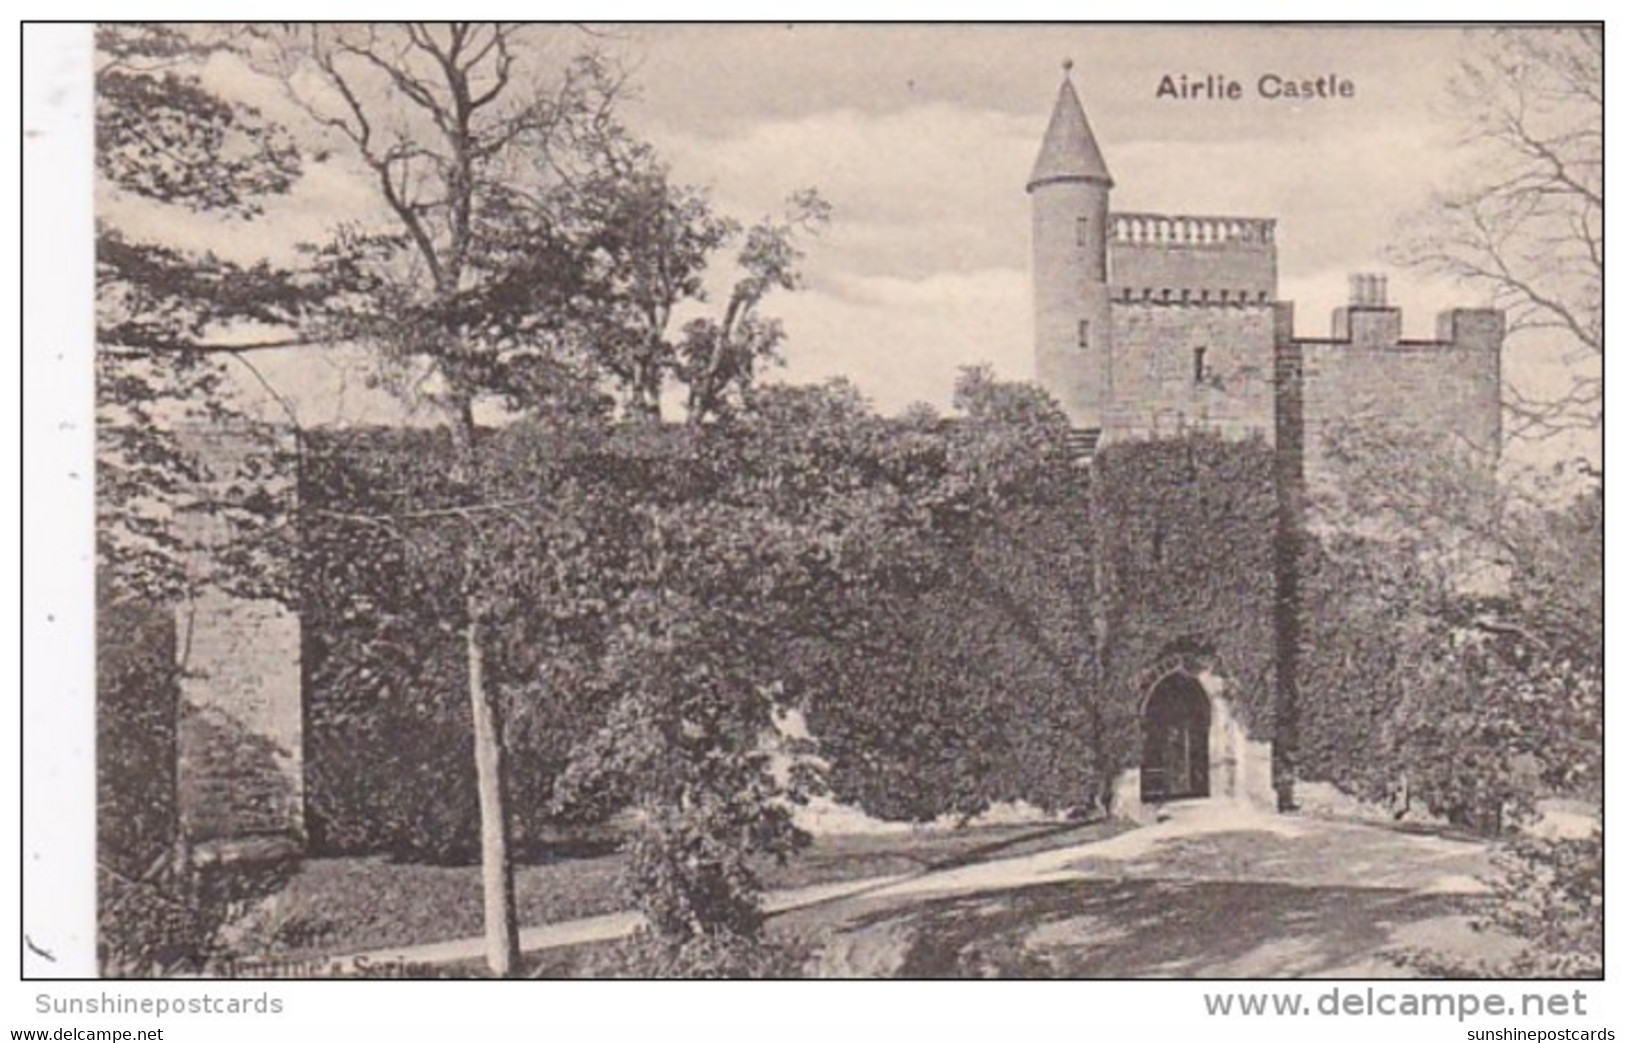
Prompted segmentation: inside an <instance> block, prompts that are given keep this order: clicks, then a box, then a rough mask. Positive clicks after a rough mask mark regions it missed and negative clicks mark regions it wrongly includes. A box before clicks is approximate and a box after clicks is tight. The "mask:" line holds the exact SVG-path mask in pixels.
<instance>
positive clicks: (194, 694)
mask: <svg viewBox="0 0 1625 1043" xmlns="http://www.w3.org/2000/svg"><path fill="white" fill-rule="evenodd" d="M178 613H179V617H180V618H179V621H178V627H177V629H178V631H179V635H180V649H179V656H180V659H181V664H182V668H183V673H182V676H181V696H182V706H181V711H180V712H181V720H180V725H179V733H180V739H179V752H180V764H179V769H178V773H179V779H178V789H179V797H180V813H181V821H182V823H183V824H184V825H185V829H186V835H187V838H188V839H190V840H192V841H206V840H225V839H236V838H240V837H247V836H263V835H268V834H276V835H283V834H286V835H293V836H299V835H302V834H303V831H304V815H303V806H304V805H303V796H302V791H303V783H302V772H303V756H302V719H303V712H304V707H303V690H302V683H301V678H300V670H299V620H298V617H296V616H295V615H294V614H293V613H292V612H291V611H289V610H288V609H287V608H285V607H284V606H282V605H280V604H278V603H277V602H274V601H267V600H249V599H245V598H237V597H233V596H231V595H230V594H227V593H224V592H222V591H219V590H203V591H199V592H198V593H197V594H196V595H195V596H194V597H193V598H192V599H191V600H190V601H189V602H187V603H186V604H184V605H182V606H181V607H180V608H179V609H178Z"/></svg>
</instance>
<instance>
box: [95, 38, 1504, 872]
mask: <svg viewBox="0 0 1625 1043" xmlns="http://www.w3.org/2000/svg"><path fill="white" fill-rule="evenodd" d="M1106 156H1107V151H1106V150H1105V149H1103V148H1102V144H1101V142H1099V141H1098V140H1097V139H1096V137H1095V135H1094V133H1093V131H1092V130H1091V128H1090V124H1089V120H1088V117H1087V116H1086V114H1085V111H1084V107H1083V105H1082V103H1081V102H1080V100H1079V96H1078V93H1077V91H1076V90H1075V89H1074V87H1073V84H1072V82H1071V77H1070V67H1069V68H1068V74H1067V77H1066V78H1065V79H1064V81H1063V83H1062V84H1061V87H1060V92H1059V96H1058V97H1057V98H1056V100H1055V105H1054V110H1053V112H1052V114H1051V116H1050V119H1049V124H1048V129H1047V131H1046V132H1045V134H1044V137H1043V140H1042V143H1041V144H1040V145H1039V147H1038V153H1037V159H1036V162H1035V163H1034V164H1033V167H1032V173H1031V176H1030V177H1029V178H1028V180H1027V183H1026V185H1025V188H1026V192H1027V194H1028V197H1029V199H1030V201H1031V208H1032V248H1033V253H1032V265H1033V268H1032V279H1033V305H1034V317H1035V344H1034V350H1035V353H1036V361H1037V376H1038V381H1039V382H1040V384H1041V385H1042V386H1043V388H1044V389H1046V390H1047V391H1048V392H1049V393H1050V394H1051V395H1052V396H1053V397H1054V398H1055V400H1056V401H1058V402H1059V403H1060V405H1061V407H1062V408H1063V409H1064V410H1065V412H1066V414H1067V417H1068V419H1069V422H1070V425H1071V430H1072V434H1071V449H1072V452H1073V456H1074V458H1075V461H1076V463H1075V467H1076V470H1077V472H1078V474H1077V480H1078V481H1079V482H1085V483H1087V482H1096V483H1105V482H1107V481H1108V480H1109V479H1110V475H1111V461H1112V454H1113V453H1114V452H1115V451H1118V449H1119V447H1126V446H1134V445H1143V444H1146V443H1153V444H1158V443H1163V442H1171V440H1174V439H1177V438H1179V437H1181V436H1189V435H1190V434H1191V433H1193V432H1195V433H1200V434H1201V435H1202V436H1203V437H1206V438H1208V439H1209V440H1210V441H1212V442H1213V443H1214V444H1218V445H1221V446H1222V445H1249V446H1253V447H1255V448H1259V447H1261V448H1259V452H1260V453H1261V454H1262V456H1263V458H1264V459H1265V460H1267V461H1268V464H1267V467H1266V471H1265V475H1264V481H1265V483H1266V485H1267V495H1268V499H1269V503H1268V504H1267V505H1266V507H1267V509H1265V510H1264V511H1263V512H1262V513H1261V514H1259V515H1258V517H1259V518H1260V519H1263V520H1261V521H1260V522H1259V523H1258V524H1257V526H1256V527H1257V528H1258V529H1259V530H1260V531H1256V532H1252V533H1248V534H1246V536H1247V539H1248V540H1250V541H1251V542H1249V543H1246V546H1247V547H1250V548H1253V549H1252V550H1249V551H1246V552H1245V554H1242V552H1240V551H1237V550H1235V549H1234V548H1235V547H1237V546H1240V545H1241V544H1238V543H1237V542H1236V540H1235V539H1234V536H1235V533H1234V532H1233V531H1231V530H1233V528H1234V526H1235V525H1236V524H1237V523H1236V521H1235V515H1234V514H1233V513H1232V514H1226V511H1227V510H1229V509H1230V507H1229V505H1228V504H1227V502H1226V500H1225V498H1224V497H1223V496H1220V495H1216V494H1213V493H1212V492H1211V491H1204V490H1201V489H1197V490H1195V491H1194V492H1190V493H1189V496H1188V497H1187V500H1188V501H1189V502H1190V503H1194V504H1196V505H1197V508H1196V509H1197V510H1198V511H1210V512H1211V514H1210V516H1209V515H1203V514H1197V515H1196V516H1194V520H1192V516H1190V515H1188V514H1187V515H1184V516H1182V517H1183V519H1184V520H1182V521H1181V522H1180V523H1179V526H1178V527H1177V528H1167V529H1165V528H1163V527H1162V520H1161V518H1160V517H1159V511H1161V510H1162V508H1160V507H1158V506H1157V502H1159V501H1155V500H1153V499H1142V500H1139V501H1136V500H1134V496H1135V495H1137V492H1136V490H1135V489H1132V488H1130V489H1119V490H1118V492H1119V493H1120V494H1121V495H1118V496H1117V500H1116V501H1115V502H1120V503H1142V504H1143V506H1141V507H1139V508H1136V511H1137V516H1136V518H1135V523H1134V526H1133V527H1134V528H1135V531H1136V532H1141V533H1143V534H1144V536H1143V540H1142V542H1143V543H1144V545H1145V548H1146V549H1145V550H1144V551H1143V554H1144V558H1143V560H1144V561H1145V562H1146V569H1147V570H1148V571H1139V570H1137V566H1135V565H1134V564H1133V562H1134V561H1136V560H1141V559H1134V558H1133V557H1132V556H1129V557H1124V556H1122V555H1119V556H1118V558H1116V559H1112V560H1106V556H1105V555H1104V553H1103V554H1102V555H1101V556H1100V559H1099V560H1097V561H1096V562H1095V564H1094V565H1093V566H1090V567H1089V568H1086V569H1083V570H1082V571H1083V572H1086V573H1088V574H1079V575H1072V576H1067V577H1064V580H1065V582H1067V583H1070V584H1074V585H1076V586H1078V587H1080V588H1094V589H1095V592H1096V593H1097V594H1098V593H1100V589H1099V588H1101V587H1102V586H1103V585H1115V588H1116V589H1139V591H1140V593H1141V594H1142V595H1143V596H1142V597H1141V599H1140V605H1141V607H1140V608H1139V609H1137V610H1136V611H1134V612H1126V611H1125V612H1120V613H1118V614H1116V615H1114V616H1111V617H1110V618H1105V617H1102V619H1101V620H1100V621H1099V625H1098V626H1096V627H1095V629H1094V634H1093V638H1092V639H1091V640H1093V641H1094V642H1095V647H1093V648H1092V649H1080V650H1079V653H1078V654H1079V655H1080V656H1082V655H1085V653H1087V655H1088V656H1090V657H1092V659H1093V660H1094V662H1095V666H1094V668H1093V669H1095V670H1096V671H1097V676H1098V677H1100V678H1101V679H1102V680H1101V684H1102V685H1105V686H1107V687H1110V688H1111V690H1112V691H1114V692H1119V693H1120V694H1121V697H1120V698H1118V697H1117V696H1114V697H1113V698H1114V700H1115V701H1114V702H1112V703H1111V704H1110V705H1109V706H1108V707H1107V708H1106V709H1105V710H1103V711H1102V713H1103V715H1104V716H1105V717H1106V718H1109V720H1107V721H1106V723H1105V724H1104V725H1102V727H1106V728H1108V730H1109V729H1110V728H1116V729H1117V730H1116V731H1115V732H1113V734H1115V735H1118V736H1120V741H1118V746H1120V747H1121V749H1120V750H1119V754H1120V756H1119V759H1118V761H1117V762H1116V763H1115V765H1114V767H1113V771H1114V775H1115V780H1116V781H1115V785H1114V786H1113V792H1112V795H1111V799H1112V801H1113V802H1114V804H1115V805H1116V806H1117V807H1118V809H1119V810H1121V811H1123V812H1125V813H1128V814H1139V813H1143V811H1144V809H1145V807H1147V806H1148V805H1151V804H1154V803H1155V802H1157V801H1160V800H1167V799H1175V798H1204V797H1205V798H1211V799H1229V800H1237V801H1246V802H1250V803H1254V804H1259V805H1264V806H1269V807H1275V806H1278V805H1285V806H1290V803H1291V797H1290V776H1291V774H1292V772H1293V771H1294V768H1293V766H1292V763H1291V759H1290V757H1283V756H1282V753H1283V750H1282V749H1281V748H1280V747H1281V746H1282V744H1283V742H1287V743H1289V742H1290V741H1291V738H1290V735H1291V732H1292V729H1291V728H1290V727H1287V726H1286V725H1284V724H1283V723H1282V722H1283V721H1288V720H1290V719H1291V718H1292V716H1293V714H1294V713H1295V712H1296V711H1295V704H1296V701H1297V699H1298V696H1299V694H1300V693H1298V692H1297V690H1296V685H1297V683H1298V681H1297V678H1296V677H1295V671H1294V667H1293V663H1292V652H1291V645H1292V642H1293V640H1294V636H1293V623H1292V621H1291V620H1290V619H1289V618H1286V616H1285V614H1284V613H1283V611H1282V608H1281V606H1282V604H1283V603H1285V602H1287V601H1289V600H1290V598H1289V595H1290V593H1291V588H1292V586H1293V584H1294V582H1295V580H1294V578H1293V568H1294V563H1293V559H1292V555H1291V553H1290V551H1291V547H1292V533H1293V532H1294V531H1296V530H1298V529H1301V527H1302V526H1304V525H1305V524H1307V523H1308V521H1309V519H1308V515H1309V514H1310V512H1311V511H1312V509H1313V508H1312V506H1311V503H1312V499H1311V497H1310V496H1309V491H1310V490H1312V489H1313V488H1314V487H1315V485H1316V484H1317V482H1320V481H1322V480H1330V479H1335V475H1333V474H1332V473H1331V470H1332V465H1331V464H1330V463H1329V462H1328V453H1327V448H1328V446H1327V439H1328V438H1330V437H1331V434H1332V433H1333V432H1334V431H1335V430H1336V429H1337V428H1338V426H1339V425H1340V424H1343V423H1345V422H1348V421H1356V420H1359V419H1361V418H1366V417H1377V418H1380V419H1382V420H1384V421H1385V422H1387V423H1389V424H1391V425H1393V426H1395V427H1397V428H1398V429H1400V430H1403V431H1410V432H1413V433H1414V434H1415V436H1416V438H1417V439H1418V440H1419V441H1422V440H1427V439H1434V438H1438V437H1440V436H1446V437H1450V438H1454V439H1459V440H1460V441H1461V442H1463V443H1464V444H1466V445H1470V446H1474V447H1477V448H1478V449H1479V450H1481V451H1483V452H1486V453H1491V454H1494V453H1498V452H1499V442H1500V435H1501V431H1500V427H1501V393H1500V392H1501V388H1500V364H1501V342H1502V335H1503V329H1504V323H1503V317H1502V316H1501V314H1500V313H1498V312H1495V311H1490V310H1479V309H1454V310H1451V311H1447V312H1445V313H1443V314H1441V315H1440V316H1439V317H1438V319H1437V324H1436V327H1435V332H1434V335H1433V337H1432V338H1430V339H1406V338H1404V337H1402V336H1401V324H1400V311H1399V309H1398V308H1397V307H1396V306H1395V305H1394V304H1392V303H1390V301H1389V300H1388V296H1387V286H1386V279H1385V278H1384V277H1382V276H1380V275H1354V276H1351V277H1350V281H1349V286H1350V293H1349V299H1348V301H1347V303H1346V304H1345V305H1344V306H1342V307H1339V308H1338V309H1337V310H1336V312H1335V314H1334V316H1333V317H1332V326H1331V335H1330V336H1326V337H1304V336H1300V335H1299V334H1298V333H1297V331H1296V326H1295V322H1294V315H1293V307H1292V304H1291V303H1290V302H1287V301H1282V300H1280V299H1279V294H1278V279H1277V272H1278V260H1277V248H1278V232H1281V233H1283V234H1281V236H1280V239H1281V240H1282V241H1283V242H1290V237H1289V235H1286V234H1284V233H1286V232H1289V230H1278V229H1277V225H1276V222H1275V221H1274V220H1272V219H1270V218H1268V217H1260V216H1224V215H1213V214H1185V213H1181V212H1179V211H1178V210H1177V200H1170V201H1169V203H1170V205H1171V206H1172V207H1175V209H1170V210H1167V211H1165V212H1160V213H1125V212H1120V211H1117V210H1114V209H1113V208H1112V190H1113V188H1114V181H1113V177H1112V173H1111V170H1110V167H1109V165H1108V163H1107V158H1106ZM1019 188H1020V186H1011V190H1012V191H1017V190H1019ZM226 442H229V440H224V441H222V444H221V445H220V446H219V447H217V448H216V450H215V452H217V453H228V454H229V452H230V449H229V446H228V445H226ZM1100 488H1102V489H1104V490H1106V491H1107V492H1110V491H1111V490H1110V487H1109V486H1106V485H1101V486H1100ZM1175 492H1176V493H1177V494H1178V495H1186V493H1187V492H1189V490H1184V491H1181V490H1178V489H1176V490H1175ZM1114 495H1116V494H1114ZM1169 502H1171V501H1169ZM1204 505H1205V506H1204ZM1204 517H1210V519H1211V520H1209V521H1206V522H1204V520H1203V519H1204ZM1227 527H1228V528H1227ZM1124 528H1125V527H1124V526H1122V525H1118V526H1114V527H1111V531H1110V532H1107V533H1106V534H1105V538H1108V539H1127V537H1126V536H1123V535H1122V532H1121V530H1123V529H1124ZM1136 538H1140V537H1136ZM1136 553H1140V552H1139V551H1136ZM1180 555H1184V557H1183V558H1182V559H1180ZM1238 555H1242V556H1243V557H1246V560H1245V561H1241V560H1239V559H1238V558H1237V556H1238ZM1247 555H1251V556H1250V557H1248V556H1247ZM1165 557H1166V558H1168V560H1174V559H1179V560H1183V561H1184V562H1186V564H1185V565H1183V566H1181V568H1183V569H1184V572H1183V573H1181V572H1179V571H1177V570H1171V571H1170V570H1164V571H1163V572H1155V571H1154V567H1155V564H1156V563H1157V562H1161V561H1163V560H1164V558H1165ZM1113 561H1115V564H1113ZM1125 562H1127V564H1125ZM1210 566H1211V568H1212V569H1217V570H1222V569H1224V568H1227V567H1228V568H1231V569H1232V571H1234V572H1236V573H1237V574H1238V575H1239V576H1240V577H1241V579H1242V580H1243V581H1244V582H1243V584H1242V588H1238V589H1237V590H1236V591H1235V592H1234V593H1224V592H1223V591H1220V592H1219V593H1218V594H1215V593H1214V591H1213V590H1206V591H1203V590H1198V589H1197V585H1196V584H1195V581H1193V582H1192V585H1189V586H1187V585H1186V583H1185V581H1184V580H1181V579H1180V576H1181V575H1185V576H1193V577H1197V578H1198V579H1199V574H1200V573H1201V571H1202V570H1203V569H1204V568H1208V567H1210ZM306 629H308V628H306V627H304V626H303V624H302V620H301V618H300V615H299V613H297V612H295V611H294V610H292V609H289V608H287V607H284V606H282V605H280V604H277V603H273V602H270V601H256V600H252V599H248V598H244V597H240V596H233V595H227V594H224V593H210V592H207V591H205V592H202V593H200V594H199V595H198V596H197V597H196V598H195V599H193V600H192V601H191V602H190V603H188V604H186V605H184V606H182V607H181V609H180V610H179V613H178V616H177V621H176V622H175V623H174V624H173V626H172V627H171V629H170V632H169V635H168V638H167V640H168V641H169V642H171V643H170V644H169V645H168V647H173V648H181V649H184V655H185V656H186V663H185V670H184V673H183V677H182V682H181V685H182V689H183V691H182V692H181V703H182V706H183V709H182V713H181V720H180V722H179V723H178V724H175V723H173V722H171V723H170V724H168V725H167V726H165V727H167V729H168V731H167V732H166V733H165V734H167V736H168V738H167V739H166V740H165V742H164V743H160V744H159V746H160V747H161V748H160V749H159V750H158V752H157V753H156V754H154V756H157V757H159V758H165V757H167V758H168V760H167V761H166V762H165V763H166V767H165V768H164V770H163V771H162V772H160V773H159V774H161V775H164V776H165V778H164V779H163V780H162V782H163V786H162V787H160V788H166V789H167V792H169V793H171V794H173V802H174V806H173V807H172V808H171V809H170V813H171V814H172V815H173V816H174V817H175V818H176V819H177V820H178V821H179V823H180V825H181V829H182V831H183V832H185V833H186V834H188V836H189V838H190V840H191V841H192V842H193V843H195V844H196V845H198V847H199V848H200V849H202V848H207V847H209V846H210V845H213V846H214V847H215V848H216V849H221V848H222V846H224V847H225V848H228V849H229V848H231V847H233V846H236V847H238V848H240V847H242V846H243V845H244V844H248V843H259V842H273V841H274V842H277V843H281V844H283V845H291V846H292V847H293V848H295V849H306V848H317V849H320V847H321V846H322V845H321V844H320V843H319V842H312V841H311V840H310V835H311V827H312V823H311V821H310V820H311V817H312V816H311V813H310V811H309V806H308V800H309V793H308V790H309V788H310V783H309V780H310V779H311V777H312V775H311V772H312V770H313V769H312V760H313V759H315V758H317V757H318V756H319V757H322V758H328V759H330V760H331V759H334V758H337V759H338V760H340V761H343V760H345V759H346V758H347V757H348V758H353V757H363V756H368V754H367V752H366V751H364V750H360V749H355V750H351V751H350V752H349V753H348V754H346V753H345V752H344V751H343V750H342V749H336V748H335V745H334V744H333V743H324V742H322V741H320V740H321V736H319V735H315V734H313V730H314V729H318V728H319V727H320V723H319V720H318V718H317V717H316V716H314V715H313V714H312V712H311V707H310V701H311V698H312V697H311V694H310V688H309V686H310V680H311V677H312V669H313V667H312V663H311V657H312V654H313V653H312V647H313V646H312V642H311V635H310V634H308V633H306V632H305V630H306ZM1247 663H1250V664H1251V665H1250V666H1246V667H1245V668H1243V666H1242V664H1247ZM104 698H105V695H104ZM1113 721H1115V722H1116V723H1115V724H1114V723H1112V722H1113ZM155 727H159V726H158V725H155ZM159 731H160V732H163V731H164V729H163V728H159ZM155 734H157V733H155ZM225 737H229V739H230V741H226V738H225ZM104 738H105V735H104ZM116 739H117V737H116V736H115V737H113V740H116ZM113 740H109V741H113ZM1272 744H1273V746H1274V747H1275V748H1272ZM138 752H139V751H138ZM461 753H462V751H458V754H459V756H461ZM102 763H103V771H104V773H105V772H106V771H107V763H108V762H107V759H106V758H105V757H104V759H103V762H102ZM377 786H378V788H379V789H387V788H388V787H389V781H388V780H387V779H379V780H377Z"/></svg>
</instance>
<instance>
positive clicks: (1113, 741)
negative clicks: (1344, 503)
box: [1091, 432, 1277, 769]
mask: <svg viewBox="0 0 1625 1043" xmlns="http://www.w3.org/2000/svg"><path fill="white" fill-rule="evenodd" d="M1095 482H1096V487H1095V496H1096V500H1095V511H1094V514H1093V516H1092V519H1091V520H1092V524H1093V525H1094V527H1095V530H1096V532H1097V535H1098V547H1099V550H1098V553H1099V555H1100V558H1101V569H1100V591H1101V593H1100V596H1101V597H1102V600H1103V609H1102V612H1103V617H1104V648H1105V655H1104V657H1103V661H1102V663H1101V687H1102V697H1101V706H1102V711H1103V713H1104V715H1105V718H1106V720H1105V722H1104V725H1103V727H1104V729H1105V732H1104V738H1103V740H1102V746H1103V750H1104V751H1106V752H1108V753H1109V754H1110V755H1111V757H1112V758H1113V766H1114V768H1117V769H1120V768H1123V767H1127V766H1129V765H1130V764H1131V763H1134V758H1137V756H1138V750H1139V746H1138V743H1139V735H1138V721H1137V714H1138V708H1139V705H1140V701H1141V699H1142V698H1143V697H1144V695H1145V693H1146V691H1147V689H1148V686H1149V685H1150V684H1151V683H1153V682H1154V681H1155V680H1156V679H1157V678H1156V676H1155V675H1156V674H1157V673H1158V672H1160V671H1162V670H1165V669H1166V668H1168V667H1169V666H1170V665H1172V664H1177V665H1183V666H1185V667H1186V668H1188V669H1189V668H1198V669H1199V668H1211V669H1214V670H1215V671H1216V672H1217V673H1219V674H1220V675H1222V676H1223V677H1224V679H1225V681H1226V683H1227V694H1228V696H1229V697H1230V698H1231V699H1233V700H1234V702H1235V705H1236V710H1237V713H1238V715H1239V716H1240V718H1241V720H1242V722H1243V723H1244V724H1245V725H1246V727H1247V730H1248V733H1249V735H1251V736H1252V737H1253V738H1255V739H1269V738H1271V736H1272V735H1273V728H1274V722H1275V718H1274V706H1275V694H1276V693H1275V681H1276V677H1275V664H1276V645H1277V640H1276V637H1277V634H1276V616H1275V599H1276V564H1275V540H1276V521H1277V518H1276V510H1277V501H1276V492H1275V453H1274V450H1273V449H1272V447H1271V446H1270V445H1269V444H1268V443H1266V442H1265V441H1264V440H1263V439H1261V438H1256V437H1255V438H1250V439H1246V440H1241V441H1236V440H1228V439H1224V438H1221V437H1220V436H1218V435H1216V434H1211V433H1206V432H1190V433H1186V434H1182V435H1179V436H1176V437H1170V438H1155V439H1149V440H1142V441H1132V442H1121V443H1116V444H1112V445H1108V446H1106V447H1105V448H1103V449H1102V450H1101V452H1100V454H1099V456H1098V457H1097V459H1096V463H1095Z"/></svg>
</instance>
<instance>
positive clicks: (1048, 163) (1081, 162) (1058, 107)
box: [1027, 61, 1112, 192]
mask: <svg viewBox="0 0 1625 1043" xmlns="http://www.w3.org/2000/svg"><path fill="white" fill-rule="evenodd" d="M1063 68H1064V69H1065V70H1066V72H1067V75H1066V78H1065V79H1064V80H1062V81H1061V93H1060V94H1059V95H1058V96H1057V97H1056V99H1055V111H1054V112H1052V113H1050V117H1049V130H1047V131H1045V132H1044V145H1043V147H1042V148H1040V149H1039V150H1038V162H1036V163H1034V164H1033V172H1032V176H1031V177H1029V178H1028V179H1027V191H1029V192H1031V191H1032V190H1033V189H1035V188H1037V187H1038V186H1039V185H1047V184H1050V183H1051V182H1054V181H1098V182H1100V183H1101V184H1103V185H1105V186H1106V187H1107V188H1110V187H1111V185H1112V175H1111V172H1110V171H1108V170H1107V169H1106V160H1105V158H1104V157H1103V156H1101V154H1100V146H1099V145H1098V144H1096V143H1095V132H1094V131H1092V130H1090V129H1089V119H1088V117H1087V116H1085V115H1084V114H1083V103H1082V102H1080V101H1079V100H1078V92H1077V91H1075V90H1073V89H1072V63H1071V62H1070V61H1068V62H1066V63H1065V64H1064V65H1063Z"/></svg>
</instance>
